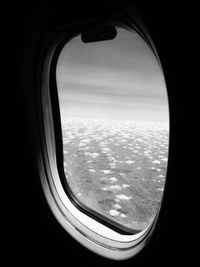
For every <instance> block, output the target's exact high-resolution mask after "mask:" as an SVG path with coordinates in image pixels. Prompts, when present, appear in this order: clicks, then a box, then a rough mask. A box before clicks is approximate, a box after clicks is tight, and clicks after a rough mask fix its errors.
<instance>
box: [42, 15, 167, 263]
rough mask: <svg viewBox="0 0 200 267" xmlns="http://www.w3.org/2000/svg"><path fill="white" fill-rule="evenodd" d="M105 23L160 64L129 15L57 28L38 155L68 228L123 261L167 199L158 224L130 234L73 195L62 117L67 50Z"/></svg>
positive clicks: (50, 197) (55, 208)
mask: <svg viewBox="0 0 200 267" xmlns="http://www.w3.org/2000/svg"><path fill="white" fill-rule="evenodd" d="M104 22H105V24H109V23H110V24H112V25H115V26H120V27H125V28H127V29H129V30H135V31H136V32H137V33H138V34H140V36H141V37H142V38H143V39H144V41H145V42H146V43H147V44H148V45H149V46H150V48H151V49H152V51H153V53H154V55H155V56H156V58H157V60H158V64H160V61H159V57H158V55H157V53H156V50H155V47H154V45H153V42H152V40H151V38H150V36H149V34H148V33H147V32H146V31H145V28H143V29H144V30H142V27H141V26H139V22H138V21H136V20H133V19H132V18H131V17H129V16H127V15H126V16H121V15H120V16H115V17H114V18H112V19H109V20H107V19H105V18H104V19H102V18H101V19H99V18H98V19H91V20H83V21H80V22H77V23H72V24H70V25H63V26H61V27H59V28H57V29H54V30H52V31H51V32H50V33H49V34H48V36H47V37H46V38H45V42H44V43H45V45H44V46H43V52H44V51H45V49H46V48H47V47H48V51H47V52H46V53H44V56H43V57H41V58H40V60H39V61H40V62H39V66H40V69H41V76H40V77H39V79H38V80H39V83H40V90H39V92H38V96H37V98H38V100H39V108H38V111H39V112H38V121H39V132H40V148H41V151H40V154H39V155H38V166H39V170H40V178H41V183H42V187H43V190H44V193H45V196H46V199H47V201H48V204H49V206H50V208H51V210H52V212H53V214H54V215H55V217H56V218H57V220H58V221H59V223H60V224H61V225H62V226H63V228H64V229H65V230H66V231H67V232H68V233H69V234H71V235H72V236H73V237H74V238H75V239H76V240H77V241H78V242H79V243H81V244H82V245H84V246H85V247H87V248H89V249H90V250H92V251H93V252H95V253H98V254H99V255H101V256H104V257H107V258H110V259H114V260H123V259H127V258H130V257H132V256H133V255H135V254H137V253H138V252H139V251H140V250H141V249H142V248H143V247H144V246H145V245H146V243H147V242H148V241H149V238H150V236H151V234H152V232H153V230H154V228H155V225H156V222H157V219H158V216H159V211H160V208H161V206H162V201H161V203H160V206H159V208H158V210H157V214H156V216H155V218H154V220H153V222H152V223H151V224H150V225H149V226H148V227H147V228H146V229H144V230H143V231H141V232H139V233H137V231H136V232H134V231H133V232H132V233H128V232H125V231H124V230H123V228H124V227H121V229H120V225H119V224H115V222H114V223H111V222H110V220H109V219H107V218H101V217H102V215H98V214H96V213H95V212H93V211H92V210H90V209H89V208H88V207H86V206H84V205H83V204H82V203H80V202H79V201H78V199H77V198H75V197H73V193H72V192H70V191H71V190H70V187H69V186H68V184H67V180H66V178H65V174H64V166H63V144H62V133H61V118H60V111H59V100H58V92H57V85H56V66H57V61H58V58H59V55H60V52H61V51H62V48H63V47H64V46H65V45H66V43H67V42H68V41H69V40H70V39H72V38H74V37H75V36H77V35H79V34H80V32H81V31H83V30H84V29H87V28H88V27H90V26H91V25H93V26H94V25H95V24H101V23H104ZM160 65H161V64H160ZM163 75H164V73H163ZM58 155H59V156H58ZM58 158H59V160H58ZM166 179H167V174H166ZM66 188H67V191H66ZM164 191H165V189H164ZM163 195H164V192H163ZM162 200H163V196H162Z"/></svg>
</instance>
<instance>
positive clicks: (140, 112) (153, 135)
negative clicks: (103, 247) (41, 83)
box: [56, 27, 169, 232]
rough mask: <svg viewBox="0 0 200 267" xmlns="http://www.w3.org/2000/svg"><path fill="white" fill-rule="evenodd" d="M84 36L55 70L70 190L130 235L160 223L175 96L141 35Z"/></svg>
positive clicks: (120, 32) (62, 55)
mask: <svg viewBox="0 0 200 267" xmlns="http://www.w3.org/2000/svg"><path fill="white" fill-rule="evenodd" d="M116 29H117V36H116V38H114V39H113V40H104V41H99V42H92V43H84V42H83V41H82V40H81V36H80V35H78V36H76V37H75V38H73V39H72V40H70V41H69V42H68V43H67V44H66V45H65V46H64V48H63V50H62V51H61V53H60V55H59V58H58V62H57V69H56V81H57V88H58V98H59V105H60V115H61V124H62V138H63V159H64V162H63V165H64V172H65V177H66V181H67V184H68V186H69V188H70V190H71V192H72V194H73V196H74V197H75V198H76V199H77V201H78V203H80V205H83V206H84V207H85V208H86V209H87V208H88V209H90V210H92V211H94V212H95V213H96V214H97V215H98V216H99V217H101V218H105V220H107V221H109V222H110V224H112V223H115V225H118V226H119V227H123V229H124V231H128V232H130V231H132V230H136V231H142V230H144V229H145V228H146V227H148V226H149V225H150V224H151V223H152V222H153V220H154V218H155V216H156V214H157V212H158V210H159V208H160V205H161V201H162V196H163V191H164V187H165V180H166V172H167V161H168V145H169V110H168V97H167V90H166V85H165V80H164V75H163V72H162V68H161V66H160V64H159V62H158V60H157V59H156V57H155V55H154V53H153V52H152V50H151V49H150V47H149V46H148V45H147V44H146V42H145V41H144V40H143V39H142V37H141V36H140V35H139V34H138V33H136V32H135V31H128V30H126V29H123V28H120V27H117V28H116Z"/></svg>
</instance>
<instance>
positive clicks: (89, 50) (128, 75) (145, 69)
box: [56, 28, 169, 122]
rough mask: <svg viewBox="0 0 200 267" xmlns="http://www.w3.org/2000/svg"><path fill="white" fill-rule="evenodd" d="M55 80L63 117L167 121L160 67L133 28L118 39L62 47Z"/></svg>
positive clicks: (75, 42)
mask: <svg viewBox="0 0 200 267" xmlns="http://www.w3.org/2000/svg"><path fill="white" fill-rule="evenodd" d="M56 79H57V86H58V96H59V102H60V111H61V116H63V117H66V118H67V117H84V118H95V119H96V118H101V119H119V120H137V121H153V122H168V120H169V118H168V117H169V111H168V97H167V91H166V85H165V80H164V76H163V72H162V69H161V67H160V65H159V63H158V61H157V59H156V58H155V56H154V54H153V52H152V51H151V49H150V48H149V47H148V46H147V44H146V43H145V42H144V41H143V39H142V38H141V37H140V36H139V35H138V34H137V33H135V32H130V31H127V30H125V29H121V28H117V37H116V38H115V39H114V40H107V41H101V42H94V43H83V42H82V41H81V38H80V36H78V37H75V38H74V39H72V40H71V41H70V42H68V43H67V44H66V45H65V47H64V48H63V50H62V52H61V54H60V56H59V59H58V63H57V70H56Z"/></svg>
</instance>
